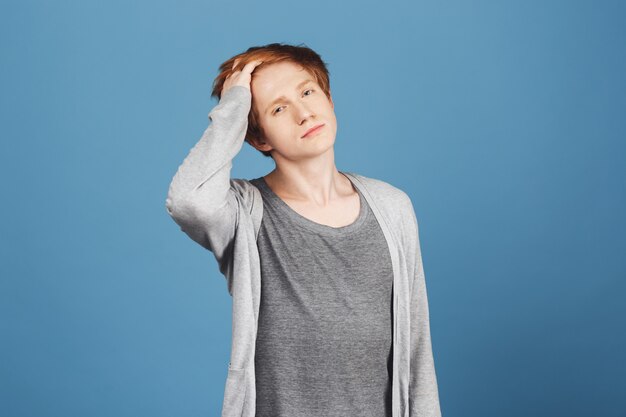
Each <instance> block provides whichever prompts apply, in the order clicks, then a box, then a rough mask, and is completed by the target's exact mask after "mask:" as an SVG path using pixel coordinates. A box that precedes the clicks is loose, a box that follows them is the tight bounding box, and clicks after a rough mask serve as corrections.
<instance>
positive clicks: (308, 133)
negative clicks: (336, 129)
mask: <svg viewBox="0 0 626 417" xmlns="http://www.w3.org/2000/svg"><path fill="white" fill-rule="evenodd" d="M323 126H324V123H321V124H319V125H317V126H313V127H312V128H310V129H309V130H307V131H306V133H305V134H304V135H302V137H303V138H306V137H308V136H310V135H313V134H315V133H317V132H318V131H319V130H320V129H321V128H322V127H323Z"/></svg>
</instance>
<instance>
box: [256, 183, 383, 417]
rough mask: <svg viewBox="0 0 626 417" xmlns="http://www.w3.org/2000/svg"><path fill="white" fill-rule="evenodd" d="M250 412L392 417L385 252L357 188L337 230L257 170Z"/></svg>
mask: <svg viewBox="0 0 626 417" xmlns="http://www.w3.org/2000/svg"><path fill="white" fill-rule="evenodd" d="M250 182H251V183H252V184H253V185H255V186H256V187H257V188H258V189H259V190H260V191H261V195H262V196H263V201H264V205H263V219H262V221H261V229H260V230H259V236H258V239H257V246H258V248H259V255H260V260H261V308H260V312H259V324H258V330H257V339H256V357H255V371H256V389H257V396H256V417H300V416H301V417H312V416H324V417H345V416H354V417H366V416H367V417H391V365H392V362H391V359H392V356H391V354H392V350H391V349H392V343H391V342H392V327H391V325H392V318H393V317H392V316H393V314H392V309H391V300H392V284H393V271H392V267H391V257H390V256H389V250H388V248H387V242H385V236H384V235H383V232H382V230H381V229H380V226H379V225H378V222H377V221H376V218H375V217H374V215H373V214H371V212H370V208H369V206H368V204H367V201H366V200H365V198H364V197H363V196H362V194H361V193H359V197H360V199H361V210H360V213H359V215H358V217H357V219H356V220H355V221H354V222H353V223H351V224H349V225H347V226H343V227H338V228H334V227H330V226H326V225H323V224H319V223H316V222H313V221H311V220H309V219H307V218H306V217H303V216H301V215H300V214H298V213H297V212H296V211H294V210H292V209H291V208H290V207H289V206H288V205H287V204H286V203H285V202H283V201H282V200H281V199H280V198H279V197H278V196H277V195H276V194H275V193H274V192H273V191H272V190H271V188H269V187H268V186H267V184H266V183H265V180H264V179H263V177H260V178H257V179H254V180H252V181H250Z"/></svg>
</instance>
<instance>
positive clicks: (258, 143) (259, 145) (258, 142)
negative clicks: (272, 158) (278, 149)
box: [248, 138, 274, 151]
mask: <svg viewBox="0 0 626 417" xmlns="http://www.w3.org/2000/svg"><path fill="white" fill-rule="evenodd" d="M248 141H249V142H250V144H251V145H252V146H253V147H254V148H255V149H258V150H260V151H271V150H272V149H274V148H272V145H270V144H268V143H267V142H265V140H264V139H263V138H260V139H254V138H249V139H248Z"/></svg>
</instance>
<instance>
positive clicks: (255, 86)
mask: <svg viewBox="0 0 626 417" xmlns="http://www.w3.org/2000/svg"><path fill="white" fill-rule="evenodd" d="M306 79H311V80H313V81H315V78H314V77H313V76H312V75H311V74H310V73H309V72H308V71H307V70H305V69H304V68H303V67H301V66H300V65H298V64H294V63H293V62H279V63H276V64H271V65H268V66H267V67H263V68H260V69H259V70H258V71H257V70H255V71H254V72H253V73H252V83H251V89H252V94H253V95H254V96H255V100H257V101H258V102H259V104H261V105H262V104H264V103H269V102H271V101H272V100H274V99H275V98H277V97H279V96H281V95H284V94H287V93H289V92H291V90H293V89H294V88H295V87H296V86H297V85H298V84H300V83H301V82H302V81H304V80H306Z"/></svg>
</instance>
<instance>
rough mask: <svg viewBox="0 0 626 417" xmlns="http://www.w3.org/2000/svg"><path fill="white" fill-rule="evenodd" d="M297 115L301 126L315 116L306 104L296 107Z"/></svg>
mask: <svg viewBox="0 0 626 417" xmlns="http://www.w3.org/2000/svg"><path fill="white" fill-rule="evenodd" d="M295 114H296V115H297V116H296V117H298V119H299V121H300V124H303V123H304V122H305V121H306V120H307V119H309V118H311V117H314V116H315V113H314V112H313V110H311V109H310V108H309V106H308V105H307V104H305V103H299V104H297V105H296V112H295Z"/></svg>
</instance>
